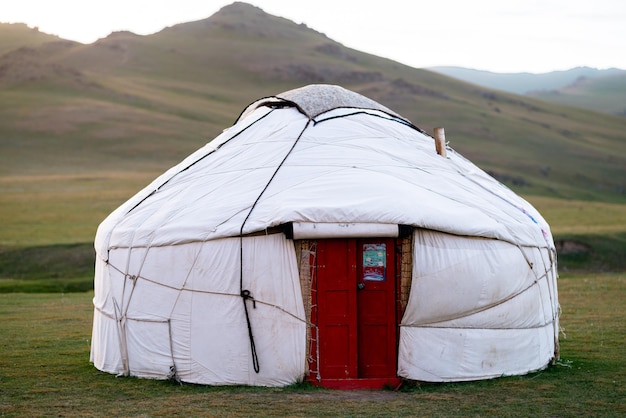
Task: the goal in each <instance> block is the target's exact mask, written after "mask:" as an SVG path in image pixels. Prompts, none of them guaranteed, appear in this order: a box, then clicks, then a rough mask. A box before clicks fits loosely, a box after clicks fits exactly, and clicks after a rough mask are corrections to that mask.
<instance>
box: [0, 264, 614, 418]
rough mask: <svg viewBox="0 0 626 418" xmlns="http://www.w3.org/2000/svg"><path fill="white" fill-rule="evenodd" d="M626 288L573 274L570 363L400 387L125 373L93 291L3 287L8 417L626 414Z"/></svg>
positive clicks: (567, 314) (568, 284)
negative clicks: (269, 384) (244, 383)
mask: <svg viewBox="0 0 626 418" xmlns="http://www.w3.org/2000/svg"><path fill="white" fill-rule="evenodd" d="M625 294H626V275H625V274H593V275H573V276H569V277H567V278H565V279H562V280H561V281H560V282H559V296H560V300H561V305H562V308H563V314H562V316H561V326H562V328H563V334H562V335H561V360H560V361H559V362H558V363H557V364H556V365H554V366H551V367H549V368H548V369H546V370H544V371H541V372H537V373H533V374H530V375H527V376H521V377H504V378H500V379H494V380H489V381H482V382H468V383H455V384H429V385H416V384H410V383H408V384H405V386H404V387H403V388H401V389H400V390H399V391H397V392H393V391H377V392H369V391H354V392H353V391H332V390H325V389H317V388H312V387H310V386H307V385H295V386H292V387H287V388H282V389H277V388H250V387H209V386H200V385H190V384H183V385H179V384H177V383H174V382H169V381H153V380H142V379H136V378H117V377H115V376H113V375H110V374H106V373H102V372H99V371H97V370H96V369H95V368H94V367H93V366H92V365H91V364H90V363H89V347H90V338H91V319H92V304H91V298H92V296H93V293H92V292H80V293H69V294H62V293H55V294H42V293H37V294H17V295H16V294H1V295H0V317H1V318H2V321H0V335H2V338H1V339H0V341H1V342H0V349H1V352H2V356H0V415H1V416H142V417H149V416H150V417H151V416H154V417H156V416H235V415H239V416H501V417H506V416H561V417H565V416H572V417H573V416H624V415H625V414H626V405H625V404H624V403H623V399H624V397H625V396H626V389H625V388H624V383H625V381H626V380H625V379H626V359H625V358H624V351H623V347H624V345H625V344H626V323H625V322H624V320H623V318H624V316H625V315H626V307H625V305H624V303H623V299H624V298H623V297H624V295H625Z"/></svg>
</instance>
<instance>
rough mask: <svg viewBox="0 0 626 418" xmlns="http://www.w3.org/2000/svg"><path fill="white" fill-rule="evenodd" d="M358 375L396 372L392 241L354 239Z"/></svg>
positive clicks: (386, 374)
mask: <svg viewBox="0 0 626 418" xmlns="http://www.w3.org/2000/svg"><path fill="white" fill-rule="evenodd" d="M357 258H358V261H359V262H358V263H357V277H356V279H357V335H358V347H359V348H358V357H359V377H367V378H369V377H389V376H395V375H396V329H397V328H396V304H395V299H396V298H395V289H396V287H395V269H394V267H395V257H394V241H393V240H392V239H387V240H359V241H357Z"/></svg>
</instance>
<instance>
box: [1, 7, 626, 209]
mask: <svg viewBox="0 0 626 418" xmlns="http://www.w3.org/2000/svg"><path fill="white" fill-rule="evenodd" d="M3 30H4V29H3V27H0V39H3V32H2V31H3ZM311 83H332V84H340V85H342V86H344V87H346V88H349V89H352V90H355V91H357V92H359V93H361V94H364V95H366V96H368V97H371V98H372V99H374V100H377V101H379V102H380V103H382V104H383V105H385V106H387V107H389V108H391V109H393V110H395V111H397V112H398V113H400V114H402V115H403V116H405V117H407V118H408V119H410V120H411V121H412V122H413V123H414V124H416V125H418V126H420V127H421V128H422V129H424V130H426V131H427V132H432V129H433V128H434V127H436V126H444V127H445V128H446V136H447V138H448V140H449V141H450V143H451V146H452V147H453V148H455V149H456V150H457V151H459V152H461V153H462V154H464V155H465V156H466V157H468V158H469V159H471V160H472V161H474V162H475V163H477V164H478V165H479V166H481V167H483V168H484V169H486V170H489V171H491V172H492V173H493V174H494V175H495V176H496V177H498V178H499V179H501V180H502V181H504V182H506V183H507V184H509V185H511V186H512V187H513V188H515V189H516V190H518V191H520V192H522V193H525V194H541V195H549V196H555V197H563V198H573V197H575V198H583V199H590V200H607V201H618V202H624V201H626V194H625V192H624V180H625V178H626V175H625V174H626V173H625V169H624V168H625V167H626V141H625V140H624V139H625V136H624V132H626V118H620V117H616V116H611V115H606V114H599V113H593V112H588V111H584V110H576V109H572V108H568V107H562V106H559V105H551V104H548V103H546V102H543V101H539V100H536V99H533V98H529V97H522V96H517V95H514V94H509V93H505V92H500V91H493V90H490V89H487V88H480V87H477V86H475V85H470V84H466V83H464V82H460V81H457V80H453V79H450V78H448V77H445V76H442V75H439V74H436V73H434V72H431V71H425V70H419V69H415V68H411V67H407V66H405V65H402V64H399V63H397V62H394V61H391V60H387V59H383V58H379V57H376V56H372V55H369V54H365V53H362V52H359V51H356V50H352V49H349V48H346V47H344V46H343V45H341V44H339V43H337V42H335V41H333V40H332V39H329V38H328V37H326V36H325V35H324V34H321V33H319V32H317V31H315V30H313V29H310V28H308V27H306V26H305V25H298V24H295V23H294V22H291V21H289V20H286V19H283V18H279V17H276V16H271V15H268V14H266V13H265V12H263V11H262V10H261V9H259V8H256V7H254V6H251V5H248V4H245V3H234V4H232V5H230V6H227V7H224V8H223V9H222V10H220V11H219V12H218V13H216V14H215V15H213V16H211V17H210V18H208V19H204V20H200V21H196V22H189V23H185V24H180V25H176V26H173V27H170V28H166V29H164V30H163V31H161V32H159V33H156V34H153V35H149V36H138V35H135V34H132V33H128V32H121V33H113V34H111V35H110V36H108V37H107V38H105V39H101V40H99V41H97V42H95V43H93V44H90V45H82V44H78V43H74V42H69V41H62V40H61V41H59V40H57V41H54V42H45V43H43V44H40V45H38V46H37V45H35V46H33V45H32V44H31V46H29V47H26V48H19V47H17V45H15V48H13V49H12V50H10V51H7V52H6V53H5V54H4V55H2V56H1V57H0V137H1V138H2V142H1V143H0V179H1V178H4V179H5V180H6V179H11V181H13V180H14V179H16V178H23V177H24V176H31V177H32V176H39V177H38V178H41V177H46V178H51V177H50V176H52V175H54V176H58V178H64V176H67V175H72V176H75V175H77V174H81V175H94V173H100V174H99V175H102V176H105V175H106V176H108V175H111V173H116V174H115V176H121V177H124V176H132V173H150V176H152V175H154V174H155V173H159V172H161V171H164V170H165V169H167V168H168V167H169V166H171V165H173V164H174V163H176V162H178V161H179V160H180V159H182V158H183V157H184V156H186V155H188V154H189V153H191V152H192V151H193V150H195V149H197V148H198V147H200V146H201V145H203V143H205V142H206V141H207V140H210V139H211V138H213V137H214V136H215V135H217V134H218V133H219V132H221V130H222V129H223V128H225V127H227V126H229V125H230V124H232V122H233V121H234V120H235V119H236V117H237V116H238V115H239V113H240V112H241V110H242V109H243V108H244V107H245V106H246V105H247V104H249V103H250V102H252V101H254V100H256V99H258V98H260V97H264V96H267V95H273V94H277V93H280V92H282V91H285V90H288V89H291V88H295V87H300V86H302V85H305V84H311ZM7 181H8V180H7Z"/></svg>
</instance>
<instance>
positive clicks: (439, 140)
mask: <svg viewBox="0 0 626 418" xmlns="http://www.w3.org/2000/svg"><path fill="white" fill-rule="evenodd" d="M435 149H436V150H437V154H439V155H441V156H442V157H443V158H446V133H445V131H444V129H443V128H435Z"/></svg>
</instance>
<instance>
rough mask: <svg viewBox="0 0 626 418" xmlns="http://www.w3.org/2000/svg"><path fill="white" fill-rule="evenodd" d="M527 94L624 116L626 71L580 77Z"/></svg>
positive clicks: (625, 111) (625, 112)
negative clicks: (573, 80) (552, 87)
mask: <svg viewBox="0 0 626 418" xmlns="http://www.w3.org/2000/svg"><path fill="white" fill-rule="evenodd" d="M529 95H531V96H533V97H537V98H539V99H542V100H546V101H549V102H552V103H561V104H566V105H569V106H576V107H580V108H584V109H592V110H596V111H599V112H606V113H612V114H614V115H618V116H626V72H622V73H619V74H612V75H606V76H603V77H594V78H588V77H581V78H579V79H577V80H576V81H575V82H573V83H571V84H569V85H567V86H564V87H561V88H558V89H553V90H549V91H535V92H531V93H529Z"/></svg>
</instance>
